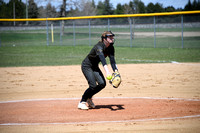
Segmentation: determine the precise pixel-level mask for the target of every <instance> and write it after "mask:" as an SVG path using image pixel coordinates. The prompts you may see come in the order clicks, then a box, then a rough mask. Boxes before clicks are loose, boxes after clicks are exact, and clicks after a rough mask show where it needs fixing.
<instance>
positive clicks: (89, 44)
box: [88, 19, 91, 46]
mask: <svg viewBox="0 0 200 133" xmlns="http://www.w3.org/2000/svg"><path fill="white" fill-rule="evenodd" d="M88 22H89V46H91V29H90V28H91V27H90V19H89V21H88Z"/></svg>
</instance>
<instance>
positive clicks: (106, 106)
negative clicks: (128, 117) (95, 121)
mask: <svg viewBox="0 0 200 133" xmlns="http://www.w3.org/2000/svg"><path fill="white" fill-rule="evenodd" d="M123 106H124V105H114V104H113V105H96V107H95V108H94V109H110V110H111V111H117V110H123V109H125V108H124V107H123Z"/></svg>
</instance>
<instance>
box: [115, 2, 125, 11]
mask: <svg viewBox="0 0 200 133" xmlns="http://www.w3.org/2000/svg"><path fill="white" fill-rule="evenodd" d="M115 14H124V8H123V6H122V5H121V4H120V3H119V4H117V7H116V10H115Z"/></svg>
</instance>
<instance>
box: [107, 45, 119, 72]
mask: <svg viewBox="0 0 200 133" xmlns="http://www.w3.org/2000/svg"><path fill="white" fill-rule="evenodd" d="M109 59H110V64H111V67H112V69H113V71H114V72H115V71H118V68H117V65H116V61H115V49H114V47H111V49H110V55H109Z"/></svg>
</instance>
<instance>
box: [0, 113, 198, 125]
mask: <svg viewBox="0 0 200 133" xmlns="http://www.w3.org/2000/svg"><path fill="white" fill-rule="evenodd" d="M199 117H200V115H191V116H182V117H168V118H155V119H138V120H121V121H88V122H63V123H3V124H0V126H34V125H74V124H102V123H128V122H147V121H160V120H175V119H186V118H199Z"/></svg>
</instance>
